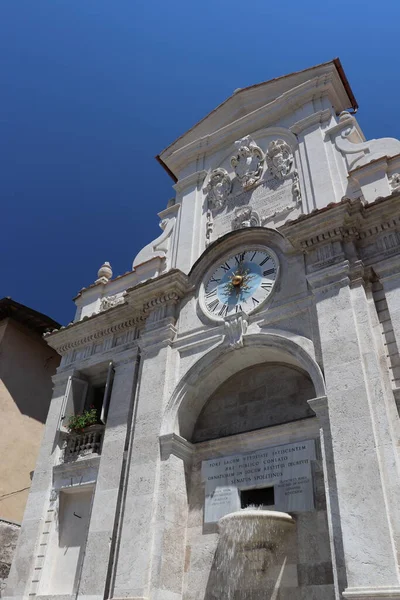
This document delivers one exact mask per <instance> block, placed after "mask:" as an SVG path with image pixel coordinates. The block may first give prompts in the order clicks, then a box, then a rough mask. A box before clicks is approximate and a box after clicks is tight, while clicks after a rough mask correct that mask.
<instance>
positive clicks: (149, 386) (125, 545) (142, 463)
mask: <svg viewBox="0 0 400 600" xmlns="http://www.w3.org/2000/svg"><path fill="white" fill-rule="evenodd" d="M158 316H161V315H158ZM150 321H151V319H150ZM148 323H149V320H148ZM174 335H175V327H174V326H173V319H172V318H166V319H165V318H163V319H161V320H160V321H158V322H157V321H156V322H153V323H149V324H148V326H147V328H146V331H145V332H144V333H143V335H142V336H141V338H140V340H139V342H140V346H141V351H142V362H141V370H140V375H139V385H138V397H137V412H136V417H135V425H134V429H133V432H132V435H133V439H132V441H131V444H130V448H129V451H128V459H127V460H128V463H127V484H126V490H125V496H124V504H123V512H122V522H121V530H120V534H119V539H118V548H117V556H118V560H117V563H116V568H115V575H114V581H113V585H112V590H111V596H112V597H124V598H126V597H129V598H130V599H131V600H133V599H135V600H138V599H143V598H151V599H152V600H154V599H155V595H153V594H152V593H151V589H152V588H154V587H157V581H158V578H159V571H160V568H161V560H162V557H161V554H162V553H163V552H164V551H165V552H166V553H167V554H166V556H168V553H169V557H170V558H171V560H174V558H173V557H172V549H170V550H168V548H167V547H165V539H166V537H165V536H166V532H165V531H164V527H163V524H162V523H160V522H159V520H158V514H159V504H160V503H162V502H164V500H165V499H164V498H163V496H162V494H161V493H160V490H162V489H163V484H162V478H163V477H165V476H166V477H168V476H169V475H168V472H167V474H166V473H165V471H164V469H162V468H161V460H160V448H159V439H158V436H159V433H160V428H161V421H162V416H163V412H164V409H165V405H166V402H167V399H168V397H169V395H170V392H171V388H172V387H173V386H174V385H175V372H176V369H175V365H174V360H175V353H174V351H173V350H172V349H171V347H170V346H171V343H172V339H173V337H174ZM160 549H161V550H160ZM171 564H172V563H171ZM164 597H166V596H164ZM169 597H170V596H168V598H169Z"/></svg>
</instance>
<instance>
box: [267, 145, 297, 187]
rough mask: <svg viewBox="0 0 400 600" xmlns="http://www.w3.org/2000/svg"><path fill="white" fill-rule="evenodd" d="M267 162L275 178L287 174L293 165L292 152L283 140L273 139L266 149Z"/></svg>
mask: <svg viewBox="0 0 400 600" xmlns="http://www.w3.org/2000/svg"><path fill="white" fill-rule="evenodd" d="M266 157H267V164H268V168H269V170H270V172H271V174H272V175H273V176H274V177H276V178H277V179H284V178H285V177H286V176H287V175H289V173H290V171H291V169H292V166H293V153H292V149H291V148H290V146H289V144H288V143H286V142H285V141H284V140H273V141H272V142H271V143H270V144H269V146H268V150H267V154H266Z"/></svg>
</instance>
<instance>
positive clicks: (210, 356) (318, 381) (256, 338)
mask: <svg viewBox="0 0 400 600" xmlns="http://www.w3.org/2000/svg"><path fill="white" fill-rule="evenodd" d="M289 336H290V334H288V336H286V335H284V333H283V332H281V333H280V334H275V333H260V334H252V335H246V336H244V338H243V347H242V348H238V349H235V350H232V349H228V348H227V347H225V346H217V347H216V348H214V349H213V350H211V351H210V352H208V353H207V354H206V355H205V356H203V357H202V358H201V359H199V360H198V361H197V363H195V364H194V365H193V366H192V367H191V368H190V369H189V371H188V372H187V373H186V374H185V375H184V376H183V377H182V379H181V381H180V382H179V383H178V385H177V387H176V388H175V391H174V393H173V394H172V396H171V398H170V401H169V403H168V405H167V408H166V412H165V416H164V422H163V426H162V429H161V432H160V438H161V442H162V441H163V439H164V440H166V439H170V438H171V436H172V435H174V436H179V437H180V438H183V440H187V441H190V440H192V438H193V431H194V427H195V424H196V422H197V421H198V419H199V416H200V413H201V411H202V410H203V407H204V406H205V404H206V402H207V401H208V400H209V399H210V397H211V396H212V395H213V394H214V392H215V391H216V390H217V389H218V388H219V386H221V385H222V384H223V383H224V382H226V381H227V380H228V379H229V378H231V377H232V376H234V375H235V374H236V373H238V372H240V371H243V370H244V369H247V368H248V367H252V366H254V365H260V364H265V363H279V364H281V365H285V366H286V367H287V368H290V367H292V368H294V369H298V370H300V371H301V372H302V373H304V374H305V376H306V377H308V378H309V379H310V381H311V383H312V386H313V388H314V390H315V397H321V396H325V384H324V379H323V375H322V372H321V370H320V368H319V366H318V364H317V363H316V361H315V359H314V358H313V356H311V354H310V353H309V352H308V351H307V350H306V349H305V347H304V346H306V345H307V343H306V342H307V341H308V340H305V343H304V346H303V345H301V343H299V340H298V339H297V340H294V339H291V338H290V337H289Z"/></svg>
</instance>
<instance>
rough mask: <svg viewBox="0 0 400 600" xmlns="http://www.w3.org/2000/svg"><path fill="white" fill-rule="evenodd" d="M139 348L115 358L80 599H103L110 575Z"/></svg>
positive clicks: (82, 572) (81, 579)
mask: <svg viewBox="0 0 400 600" xmlns="http://www.w3.org/2000/svg"><path fill="white" fill-rule="evenodd" d="M137 359H138V349H137V348H135V349H134V350H130V351H128V352H126V353H124V354H123V355H122V356H117V357H116V358H115V359H113V363H114V369H115V375H114V382H113V387H112V393H111V400H110V407H109V411H108V417H107V422H106V429H105V432H104V441H103V446H102V451H101V460H100V466H99V471H98V475H97V483H96V488H95V493H94V498H93V505H92V513H91V519H90V525H89V531H88V537H87V543H86V550H85V556H84V561H83V565H82V571H81V577H80V582H79V591H78V598H81V599H84V598H88V597H89V596H90V598H91V600H94V599H95V598H98V599H99V600H100V599H101V600H102V599H103V598H104V592H105V589H106V586H107V585H108V583H109V578H110V576H111V572H110V565H109V563H110V554H111V552H112V550H113V547H114V546H113V541H114V537H115V535H116V528H117V525H118V515H119V510H118V509H119V502H120V501H121V497H120V486H121V483H122V478H123V469H124V466H125V458H124V452H125V449H126V448H125V444H126V439H127V433H128V431H127V430H128V427H129V418H130V416H131V411H132V405H133V402H134V389H135V383H136V382H135V371H136V369H137Z"/></svg>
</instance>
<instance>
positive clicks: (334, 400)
mask: <svg viewBox="0 0 400 600" xmlns="http://www.w3.org/2000/svg"><path fill="white" fill-rule="evenodd" d="M347 250H348V249H347ZM346 254H348V252H347V251H346ZM362 271H363V269H362V264H361V263H360V262H359V261H352V262H349V261H348V260H342V261H341V262H337V263H336V264H333V265H330V266H328V267H325V268H322V269H320V270H317V271H314V272H313V273H312V274H309V275H308V281H309V283H310V286H311V288H312V291H313V294H314V298H315V304H316V310H317V315H318V325H319V332H320V343H321V350H322V359H323V365H324V373H325V380H326V390H327V398H328V415H329V423H328V417H327V416H326V413H324V411H322V417H321V423H322V429H323V439H324V448H325V458H324V460H325V468H326V479H327V485H328V486H329V489H328V490H327V493H328V495H329V500H330V512H331V514H330V521H331V527H332V535H333V536H334V535H335V530H337V531H336V533H337V534H338V533H339V531H338V528H339V526H340V528H341V537H342V543H343V556H344V562H345V569H346V579H347V588H346V590H343V587H342V586H343V584H344V577H341V581H340V580H338V582H337V586H338V587H339V588H341V589H339V590H337V591H339V592H341V593H343V592H345V593H344V594H343V595H344V596H345V594H348V597H349V598H350V597H357V596H352V595H351V594H352V593H353V591H355V590H359V589H361V588H363V589H366V588H368V589H371V590H372V589H373V590H374V593H375V595H372V596H368V595H367V596H365V598H370V599H371V600H372V598H375V597H376V598H378V597H384V596H380V595H379V593H380V592H379V590H384V589H386V587H387V586H388V585H389V586H392V591H393V590H396V594H397V595H395V596H393V598H394V597H396V598H398V597H400V588H399V587H398V581H399V579H398V565H397V554H396V549H397V547H398V539H399V538H398V525H397V523H399V516H400V513H399V509H398V501H397V499H396V493H397V497H399V496H400V494H399V492H400V488H399V480H398V476H397V471H396V474H395V475H394V473H393V464H395V456H394V448H393V443H392V438H391V435H390V427H389V424H388V418H387V415H388V413H387V406H386V401H387V398H386V392H385V385H384V383H383V381H382V371H381V369H380V365H379V360H378V358H377V357H378V356H379V353H378V351H377V347H376V340H375V339H374V337H373V333H372V329H373V328H372V323H371V315H370V309H369V305H368V300H367V297H366V293H365V289H364V285H363V278H362ZM316 412H317V414H318V412H320V413H321V410H320V409H319V411H318V408H316ZM389 474H391V475H390V477H389ZM336 510H337V513H336ZM335 553H336V555H338V552H337V549H335ZM339 555H340V552H339ZM339 566H340V565H339ZM378 592H379V593H378ZM382 593H383V592H382ZM376 594H378V595H376Z"/></svg>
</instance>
